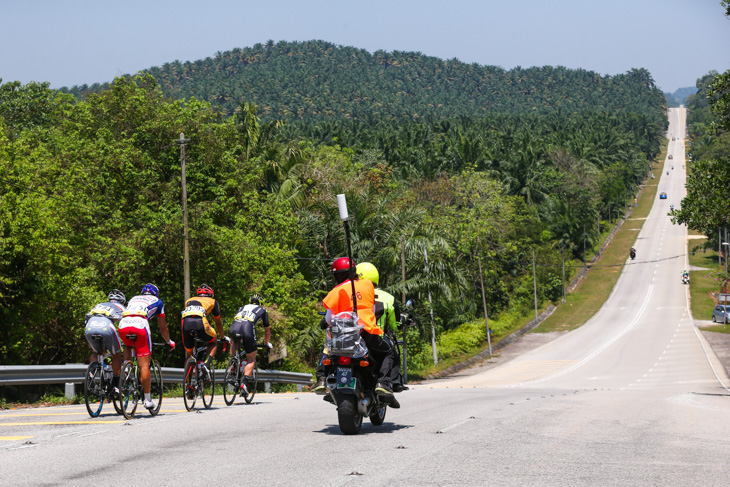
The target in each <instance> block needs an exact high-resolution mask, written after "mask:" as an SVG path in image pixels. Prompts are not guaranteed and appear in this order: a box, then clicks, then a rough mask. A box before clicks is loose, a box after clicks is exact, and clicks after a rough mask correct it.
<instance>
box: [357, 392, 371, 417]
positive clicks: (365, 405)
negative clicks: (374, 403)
mask: <svg viewBox="0 0 730 487" xmlns="http://www.w3.org/2000/svg"><path fill="white" fill-rule="evenodd" d="M369 408H370V398H367V397H364V398H362V399H360V402H359V403H358V404H357V410H358V411H359V412H360V414H362V415H363V416H367V415H368V409H369Z"/></svg>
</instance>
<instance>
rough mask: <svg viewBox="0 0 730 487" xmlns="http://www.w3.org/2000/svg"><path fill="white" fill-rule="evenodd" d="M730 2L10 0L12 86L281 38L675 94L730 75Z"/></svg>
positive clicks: (7, 43) (0, 28)
mask: <svg viewBox="0 0 730 487" xmlns="http://www.w3.org/2000/svg"><path fill="white" fill-rule="evenodd" d="M724 12H725V11H724V9H723V7H722V6H721V5H720V1H719V0H603V1H600V2H599V1H597V0H499V1H495V0H417V1H416V0H389V1H383V0H359V1H352V0H339V1H329V0H309V1H302V0H270V1H268V2H262V1H260V0H259V1H256V2H252V1H248V0H208V1H206V2H200V1H198V2H196V1H192V0H176V1H169V0H145V1H139V0H125V1H123V2H104V1H99V0H93V1H91V0H67V1H65V2H60V1H58V0H0V78H2V81H3V82H9V81H20V82H22V83H28V82H30V81H38V82H43V81H47V82H49V83H50V86H51V87H52V88H61V87H63V86H68V87H70V86H73V85H81V84H84V83H86V84H93V83H103V82H107V81H112V80H113V79H114V77H116V76H120V75H123V74H133V73H136V72H138V71H140V70H143V69H146V68H150V67H153V66H161V65H163V64H165V63H168V62H173V61H175V60H179V61H182V62H185V61H195V60H197V59H204V58H206V57H212V56H214V55H215V53H216V52H218V51H222V52H223V51H228V50H231V49H233V48H236V47H240V48H244V47H249V46H253V45H254V44H256V43H265V42H266V41H267V40H269V39H272V40H274V41H280V40H284V41H307V40H312V39H319V40H324V41H328V42H332V43H335V44H340V45H343V46H353V47H357V48H361V49H366V50H368V51H370V52H373V51H376V50H378V49H382V50H385V51H395V50H398V51H420V52H421V53H423V54H425V55H429V56H435V57H439V58H442V59H451V58H458V59H459V60H461V61H463V62H466V63H478V64H481V65H496V66H501V67H503V68H505V69H510V68H514V67H515V66H521V67H523V68H527V67H530V66H545V65H551V66H558V65H559V66H565V67H568V68H582V69H586V70H591V71H596V72H598V73H600V74H602V75H606V74H610V75H616V74H620V73H625V72H626V71H628V70H629V69H631V68H646V69H648V70H649V72H650V73H651V74H652V76H653V78H654V81H655V83H656V84H657V86H659V87H660V88H661V89H662V90H663V91H668V92H674V91H675V90H676V89H678V88H684V87H688V86H694V85H695V81H696V80H697V78H699V77H701V76H703V75H704V74H706V73H707V72H709V71H710V70H716V71H719V72H724V71H726V70H728V69H730V20H729V19H728V18H726V17H725V16H724Z"/></svg>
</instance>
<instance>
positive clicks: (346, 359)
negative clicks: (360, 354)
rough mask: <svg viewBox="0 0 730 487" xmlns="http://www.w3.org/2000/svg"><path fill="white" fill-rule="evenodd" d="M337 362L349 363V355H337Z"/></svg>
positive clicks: (341, 363)
mask: <svg viewBox="0 0 730 487" xmlns="http://www.w3.org/2000/svg"><path fill="white" fill-rule="evenodd" d="M337 362H338V363H339V364H340V365H350V357H339V358H338V359H337Z"/></svg>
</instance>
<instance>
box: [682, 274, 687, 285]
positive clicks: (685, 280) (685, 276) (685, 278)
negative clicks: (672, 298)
mask: <svg viewBox="0 0 730 487" xmlns="http://www.w3.org/2000/svg"><path fill="white" fill-rule="evenodd" d="M682 284H689V275H688V274H685V275H683V276H682Z"/></svg>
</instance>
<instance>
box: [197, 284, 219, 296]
mask: <svg viewBox="0 0 730 487" xmlns="http://www.w3.org/2000/svg"><path fill="white" fill-rule="evenodd" d="M196 294H197V295H198V296H208V297H209V298H212V297H213V294H215V293H214V292H213V288H212V287H210V286H208V285H207V284H201V285H200V286H198V290H197V291H196Z"/></svg>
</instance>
